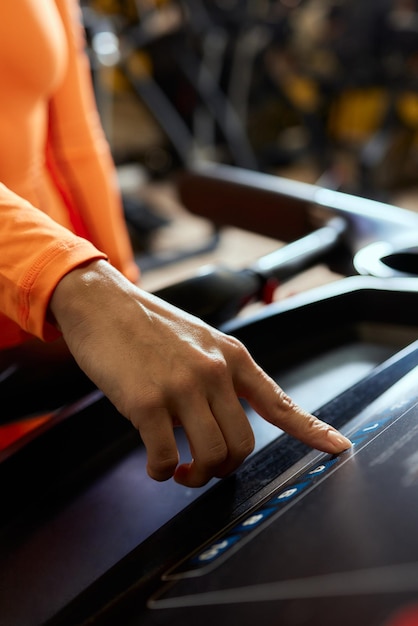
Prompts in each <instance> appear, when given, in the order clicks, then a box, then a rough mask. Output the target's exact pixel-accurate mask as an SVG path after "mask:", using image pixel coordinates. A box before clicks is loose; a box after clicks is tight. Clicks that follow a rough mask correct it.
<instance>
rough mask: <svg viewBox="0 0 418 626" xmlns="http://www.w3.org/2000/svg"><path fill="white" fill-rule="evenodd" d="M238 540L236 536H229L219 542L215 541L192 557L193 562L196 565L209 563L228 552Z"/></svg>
mask: <svg viewBox="0 0 418 626" xmlns="http://www.w3.org/2000/svg"><path fill="white" fill-rule="evenodd" d="M238 539H239V537H237V536H236V535H231V536H228V537H224V538H223V539H220V540H219V541H215V542H214V543H212V544H211V545H209V546H207V547H206V548H205V549H204V550H203V551H202V552H200V553H199V554H198V555H197V556H196V557H194V559H193V561H194V562H198V563H210V562H211V561H213V560H214V559H216V558H218V556H220V555H221V554H223V553H224V552H226V551H227V550H229V548H230V547H231V546H233V545H234V543H236V542H237V541H238Z"/></svg>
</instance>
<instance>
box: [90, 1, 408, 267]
mask: <svg viewBox="0 0 418 626" xmlns="http://www.w3.org/2000/svg"><path fill="white" fill-rule="evenodd" d="M417 5H418V0H368V1H367V2H364V1H363V0H83V2H82V12H83V19H84V24H85V28H86V33H87V43H88V51H89V55H90V61H91V68H92V75H93V79H94V85H95V90H96V97H97V102H98V106H99V110H100V114H101V117H102V122H103V125H104V128H105V132H106V134H107V137H108V140H109V142H110V145H111V149H112V152H113V156H114V159H115V161H116V164H117V166H118V171H119V173H120V179H121V184H122V188H123V192H124V201H125V213H126V218H127V222H128V225H129V228H130V230H131V233H132V238H133V241H134V243H135V246H136V248H137V251H138V259H139V263H140V265H142V267H143V270H144V271H148V270H149V269H151V270H152V269H153V268H154V267H156V266H158V265H160V266H161V265H163V264H164V263H165V264H168V263H169V262H170V261H172V260H173V259H177V257H181V256H182V255H184V256H187V254H189V253H190V255H191V256H192V255H193V254H194V253H197V254H199V251H200V252H201V253H204V252H205V251H208V250H209V249H210V248H211V247H215V246H216V245H217V241H218V240H217V238H216V234H214V233H211V231H210V228H206V227H205V228H206V229H204V234H203V235H202V237H203V238H202V242H201V243H199V242H198V243H197V244H196V245H197V248H196V246H191V247H190V242H191V241H194V239H195V234H196V233H195V231H194V230H193V226H191V230H187V228H186V229H185V228H184V225H185V222H184V221H182V219H181V216H182V211H181V207H178V206H176V203H175V196H174V195H173V193H174V192H173V188H172V186H171V185H170V180H172V178H173V176H175V173H176V171H178V170H179V168H184V167H188V166H190V165H193V164H195V163H198V162H200V161H202V160H203V161H215V162H218V163H226V164H231V165H236V166H239V167H243V168H247V169H251V170H257V171H262V172H268V173H273V174H278V175H281V176H288V177H291V178H296V179H299V180H304V181H306V182H313V183H319V184H321V185H323V186H325V187H329V188H332V189H337V190H340V191H346V192H348V193H351V194H354V195H360V196H363V197H369V198H374V199H378V200H383V201H386V202H391V203H394V204H398V205H399V206H404V207H405V208H409V209H412V210H416V205H418V201H417V198H418V193H417V189H418V177H417V173H418V134H417V131H418V6H417ZM255 210H256V208H255ZM178 211H180V212H178ZM183 218H184V215H183ZM178 219H180V227H179V228H177V230H176V226H174V230H173V222H174V224H175V225H176V224H178ZM191 223H192V222H191V221H190V220H187V224H188V225H190V224H191ZM195 226H196V224H195ZM200 227H201V224H199V228H200ZM199 228H198V232H199V236H198V237H197V239H199V237H200V236H201V235H200V230H199ZM170 229H171V230H170ZM196 232H197V231H196ZM161 233H168V234H169V243H164V242H163V243H161ZM185 238H186V239H187V241H185ZM162 240H164V235H162ZM173 242H174V243H173ZM178 242H180V243H178ZM253 243H254V242H253ZM173 245H174V248H175V251H174V250H173V249H172V247H173ZM267 247H269V246H267ZM258 251H259V250H258V248H257V246H255V248H254V254H255V255H256V254H257V253H258ZM260 251H261V252H264V248H263V249H262V250H260ZM231 253H232V254H233V253H234V251H233V249H232V252H231ZM200 260H201V259H200ZM200 260H199V262H200Z"/></svg>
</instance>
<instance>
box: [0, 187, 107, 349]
mask: <svg viewBox="0 0 418 626" xmlns="http://www.w3.org/2000/svg"><path fill="white" fill-rule="evenodd" d="M0 212H1V215H2V223H1V229H0V233H1V235H0V247H1V255H0V302H1V312H2V313H3V315H4V316H6V318H8V319H1V320H0V342H1V343H2V344H3V345H1V347H6V346H7V345H12V344H13V343H14V341H13V336H14V337H15V338H17V337H18V336H19V333H17V332H13V326H12V325H13V324H14V325H17V326H18V327H20V329H22V330H23V331H24V332H25V333H29V334H31V335H35V336H36V337H39V338H42V339H45V340H51V339H55V338H57V337H58V336H59V333H58V331H57V330H56V328H55V327H54V326H53V325H52V324H49V323H48V322H47V321H46V313H47V307H48V303H49V300H50V298H51V295H52V292H53V290H54V288H55V286H56V285H57V284H58V282H59V281H60V280H61V278H62V277H63V276H64V275H65V274H66V273H67V272H69V271H71V270H72V269H74V268H75V267H77V266H78V265H80V264H82V263H84V262H87V261H90V260H91V261H92V260H94V259H100V258H106V255H105V254H104V253H102V252H99V251H98V250H97V249H96V248H95V247H94V246H93V245H92V244H91V243H90V242H88V241H87V240H85V239H82V238H81V237H77V236H75V235H74V234H73V233H71V232H70V231H69V230H68V229H66V228H64V227H62V226H60V225H59V224H57V223H56V222H55V221H54V220H52V219H51V218H50V217H48V216H47V215H45V214H44V213H43V212H42V211H40V210H38V209H36V208H35V207H33V206H32V205H31V204H29V202H27V201H26V200H23V199H22V198H20V196H17V195H16V194H15V193H13V192H12V191H10V190H9V189H7V188H6V187H5V186H4V185H2V184H0ZM11 324H12V325H11ZM6 329H8V331H9V333H12V337H10V336H9V338H7V337H4V336H3V335H4V333H5V330H6ZM7 339H9V340H7Z"/></svg>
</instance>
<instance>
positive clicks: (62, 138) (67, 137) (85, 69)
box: [47, 0, 139, 281]
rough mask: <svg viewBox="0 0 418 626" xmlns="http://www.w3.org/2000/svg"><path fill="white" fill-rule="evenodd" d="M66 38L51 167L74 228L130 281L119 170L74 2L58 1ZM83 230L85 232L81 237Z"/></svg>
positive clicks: (52, 124) (52, 115)
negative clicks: (101, 116)
mask: <svg viewBox="0 0 418 626" xmlns="http://www.w3.org/2000/svg"><path fill="white" fill-rule="evenodd" d="M55 2H56V5H57V8H58V10H59V13H60V16H61V19H62V22H63V25H64V29H65V32H66V35H67V39H68V46H69V55H68V67H67V71H66V75H65V78H64V80H63V81H62V82H61V83H60V85H59V87H58V89H56V90H55V92H54V94H53V96H52V98H51V101H50V108H49V133H48V144H47V167H48V169H49V171H50V173H51V175H52V178H53V180H54V182H55V185H56V187H57V188H58V189H59V190H60V192H61V195H62V196H63V198H64V200H65V202H66V204H67V208H68V210H69V212H70V215H71V217H72V219H73V223H74V227H75V229H76V230H77V232H79V233H80V234H82V235H85V236H86V237H87V238H88V239H89V240H90V241H92V243H93V244H94V245H95V246H96V247H97V248H98V249H99V250H103V251H105V252H106V254H107V256H108V257H109V261H110V262H111V263H112V265H114V266H115V267H116V268H117V269H119V270H120V271H121V272H122V273H123V274H125V276H127V277H128V278H129V279H130V280H132V281H136V280H138V277H139V272H138V267H137V266H136V264H135V262H134V258H133V253H132V249H131V244H130V240H129V236H128V232H127V228H126V223H125V219H124V216H123V211H122V205H121V199H120V193H119V189H118V184H117V180H116V171H115V168H114V165H113V161H112V158H111V154H110V150H109V146H108V143H107V140H106V138H105V136H104V133H103V130H102V127H101V124H100V120H99V115H98V112H97V107H96V102H95V98H94V92H93V88H92V82H91V78H90V67H89V61H88V58H87V55H86V54H85V51H84V47H85V39H84V29H83V27H82V23H81V12H80V8H79V4H78V2H77V1H76V0H55ZM82 229H84V232H82ZM80 231H81V232H80Z"/></svg>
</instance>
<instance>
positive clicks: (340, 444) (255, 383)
mask: <svg viewBox="0 0 418 626" xmlns="http://www.w3.org/2000/svg"><path fill="white" fill-rule="evenodd" d="M235 388H236V392H237V394H238V395H239V396H240V397H242V398H244V399H245V400H247V402H249V404H250V405H251V406H252V407H253V409H254V410H255V411H257V413H258V414H259V415H261V417H263V418H264V419H265V420H266V421H267V422H270V423H271V424H274V425H275V426H277V427H278V428H281V429H282V430H284V431H286V432H287V433H288V434H289V435H292V436H293V437H296V439H299V440H300V441H302V442H303V443H306V444H307V445H309V446H311V447H312V448H316V449H318V450H321V451H323V452H329V453H331V454H338V453H340V452H343V451H344V450H347V449H348V448H350V447H351V442H350V440H349V439H347V437H345V436H344V435H342V434H341V433H340V432H339V431H338V430H336V429H335V428H334V427H333V426H330V425H329V424H327V423H326V422H323V421H322V420H320V419H318V418H317V417H315V416H314V415H311V414H310V413H308V412H307V411H305V410H304V409H302V408H301V407H300V406H298V405H297V404H296V403H295V402H294V401H293V400H292V399H291V398H290V397H289V396H288V395H287V394H286V393H285V392H284V391H283V389H282V388H281V387H280V386H279V385H278V384H277V383H276V382H275V381H274V380H273V379H272V378H270V377H269V376H268V375H267V374H266V373H265V372H264V371H263V370H262V369H261V368H260V367H259V366H258V365H257V364H256V363H254V361H252V359H251V357H249V361H248V362H247V367H240V369H239V371H238V372H237V375H236V379H235Z"/></svg>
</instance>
